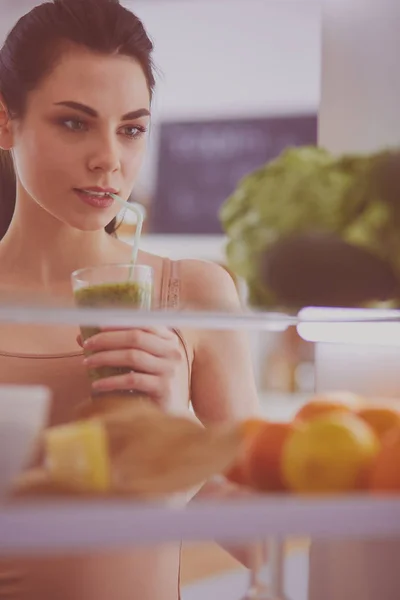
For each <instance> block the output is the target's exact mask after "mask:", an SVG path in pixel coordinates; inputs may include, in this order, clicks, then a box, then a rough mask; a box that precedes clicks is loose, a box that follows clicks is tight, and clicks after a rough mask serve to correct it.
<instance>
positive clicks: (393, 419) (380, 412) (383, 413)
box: [356, 405, 400, 440]
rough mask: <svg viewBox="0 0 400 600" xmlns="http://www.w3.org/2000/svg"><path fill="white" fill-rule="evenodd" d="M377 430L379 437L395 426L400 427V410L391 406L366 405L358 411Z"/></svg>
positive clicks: (381, 437)
mask: <svg viewBox="0 0 400 600" xmlns="http://www.w3.org/2000/svg"><path fill="white" fill-rule="evenodd" d="M356 414H357V415H358V416H359V417H361V418H362V419H364V421H366V422H367V423H368V425H369V426H370V427H372V429H373V430H374V431H375V433H376V435H377V436H378V437H379V439H381V440H382V439H383V438H384V436H385V435H386V434H387V433H388V431H390V430H391V429H393V428H395V427H400V411H399V410H396V409H395V408H393V407H391V406H385V405H383V406H379V405H376V406H366V407H364V408H361V409H360V410H358V411H357V413H356Z"/></svg>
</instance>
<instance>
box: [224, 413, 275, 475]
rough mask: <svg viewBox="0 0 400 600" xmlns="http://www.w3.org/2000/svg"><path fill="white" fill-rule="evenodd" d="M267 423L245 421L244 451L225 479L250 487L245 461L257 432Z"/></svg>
mask: <svg viewBox="0 0 400 600" xmlns="http://www.w3.org/2000/svg"><path fill="white" fill-rule="evenodd" d="M265 423H266V421H265V420H263V419H259V418H251V419H245V420H244V421H243V422H242V423H241V431H242V435H243V450H242V452H241V455H240V456H239V458H238V459H237V460H236V461H235V463H234V464H233V465H232V466H231V467H230V468H229V469H228V471H227V472H226V473H225V477H226V478H227V479H228V480H229V481H231V482H232V483H236V484H238V485H249V479H248V474H247V472H246V470H245V469H244V459H245V456H246V454H247V449H248V447H249V445H250V443H251V442H252V440H253V438H254V436H255V435H256V434H257V432H258V431H259V430H260V428H262V427H263V426H264V425H265Z"/></svg>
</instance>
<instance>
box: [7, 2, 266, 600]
mask: <svg viewBox="0 0 400 600" xmlns="http://www.w3.org/2000/svg"><path fill="white" fill-rule="evenodd" d="M182 52H185V48H182ZM151 54H152V44H151V42H150V40H149V38H148V37H147V34H146V32H145V30H144V28H143V25H142V23H141V22H140V20H139V19H138V18H137V17H136V16H135V15H133V14H132V13H131V12H130V11H128V10H126V9H125V8H123V7H122V6H120V4H119V2H118V0H54V1H53V2H46V3H44V4H41V5H40V6H37V7H36V8H34V9H33V10H32V11H31V12H29V13H28V14H26V15H25V16H24V17H23V18H22V19H21V20H20V21H19V22H18V23H17V25H16V26H15V27H14V29H13V30H12V31H11V33H10V34H9V36H8V38H7V40H6V42H5V44H4V46H3V48H2V49H1V51H0V147H1V148H2V151H1V171H0V186H1V187H0V238H1V241H0V294H6V293H9V292H12V293H13V294H16V295H19V296H23V297H25V296H26V297H28V296H29V295H34V294H36V293H37V294H42V295H43V294H44V295H48V296H49V297H55V296H60V297H63V298H71V283H70V276H71V273H72V272H73V271H74V270H76V269H78V268H82V267H86V266H92V265H103V264H105V263H124V262H129V260H130V254H131V248H130V246H128V245H126V244H125V243H123V242H121V241H120V240H119V239H118V237H117V236H116V235H113V233H114V232H115V227H116V219H115V217H116V215H117V213H118V211H119V207H118V205H117V204H116V203H115V202H113V201H112V200H111V199H110V198H105V197H104V196H103V197H102V198H101V200H99V195H98V194H99V193H100V194H101V193H102V192H107V191H114V192H116V193H118V194H119V195H120V196H121V197H122V198H124V199H127V198H128V197H129V195H130V193H131V190H132V188H133V186H134V184H135V180H136V177H137V174H138V171H139V168H140V165H141V162H142V159H143V155H144V152H145V147H146V138H147V131H148V128H149V123H150V118H151V100H152V94H153V90H154V75H153V68H152V59H151ZM182 77H184V73H182ZM138 262H139V263H141V264H145V265H150V266H151V267H152V268H153V270H154V278H155V287H154V301H155V303H156V304H158V305H160V306H161V307H168V306H170V307H175V308H178V307H179V306H181V307H183V306H184V307H185V308H190V309H192V310H196V309H198V310H202V311H206V310H213V311H215V310H222V311H232V310H237V309H238V308H240V307H239V301H238V297H237V294H236V289H235V286H234V283H233V281H232V279H231V278H230V277H229V275H228V274H227V273H226V272H225V271H224V270H223V269H222V268H220V267H218V266H217V265H214V264H211V263H206V262H201V261H195V260H181V261H177V262H172V261H170V260H168V259H166V258H161V257H159V256H154V255H151V254H147V253H144V252H142V253H140V254H139V261H138ZM77 333H78V332H77V330H76V329H75V328H69V327H65V326H64V327H61V326H60V327H39V326H34V325H32V326H29V327H28V326H23V327H21V328H19V327H17V326H11V325H5V324H1V325H0V381H2V382H5V383H20V384H23V383H30V384H34V383H39V384H45V385H47V386H49V387H50V388H51V390H52V392H53V399H54V402H53V410H52V414H51V422H52V423H61V422H66V421H68V420H69V419H71V418H73V415H74V411H75V409H76V406H77V405H78V404H79V403H80V402H82V400H83V399H85V398H87V397H88V396H89V394H90V391H91V390H90V384H89V380H88V377H87V368H88V366H102V365H108V366H114V365H117V366H127V367H130V368H131V370H132V373H131V374H130V375H126V376H120V377H117V378H115V377H114V378H109V379H104V380H102V381H101V382H100V383H98V384H97V390H109V389H113V390H129V389H132V388H133V387H134V389H137V390H139V391H142V392H144V393H146V394H148V395H149V396H150V397H151V399H152V400H153V401H154V402H156V403H157V404H158V405H160V406H161V407H162V408H163V409H164V410H170V409H178V410H180V411H184V410H189V402H191V403H192V406H193V408H194V411H195V413H196V415H197V416H198V418H199V419H200V420H201V421H202V422H203V423H205V424H206V423H207V422H211V421H216V420H226V419H234V418H241V417H245V416H248V415H250V414H253V413H254V412H255V411H256V410H257V394H256V390H255V386H254V381H253V375H252V367H251V360H250V355H249V352H248V349H247V347H246V339H245V338H244V337H243V335H242V334H241V333H237V332H228V331H227V332H213V331H205V330H199V331H194V330H185V331H181V332H176V331H171V330H170V329H167V328H154V329H131V330H122V331H121V330H118V331H115V330H114V331H104V332H102V333H100V334H99V335H97V336H96V337H93V338H92V340H91V342H90V344H91V345H90V349H91V350H92V351H93V352H94V355H93V357H92V358H91V359H90V361H89V362H90V364H88V362H87V361H84V356H83V351H82V348H81V347H79V345H78V343H77ZM202 493H207V486H205V488H204V490H203V492H202ZM179 564H180V546H179V544H168V545H163V546H157V547H152V548H146V549H141V550H140V551H139V550H134V551H129V550H125V551H115V552H114V553H98V554H97V555H95V556H93V555H91V556H85V557H82V556H78V557H75V556H68V557H65V556H64V557H62V558H56V557H53V558H49V557H46V558H43V559H42V558H35V559H29V560H28V559H26V560H25V559H23V558H20V559H18V561H17V562H15V561H11V562H7V561H2V562H0V596H1V597H3V595H4V597H7V598H12V597H13V594H14V596H15V598H21V599H24V600H25V599H31V598H32V599H33V598H35V599H39V598H40V600H50V599H51V600H54V599H55V598H57V600H63V599H65V600H67V599H68V600H72V599H74V600H75V599H76V600H78V599H79V600H81V599H83V598H85V600H110V599H111V598H112V599H113V600H125V599H126V600H127V599H128V598H129V599H130V598H137V599H139V598H140V600H161V599H162V600H176V599H177V597H178V574H179ZM2 586H3V590H4V591H3V595H2V591H1V589H2ZM7 594H8V595H7Z"/></svg>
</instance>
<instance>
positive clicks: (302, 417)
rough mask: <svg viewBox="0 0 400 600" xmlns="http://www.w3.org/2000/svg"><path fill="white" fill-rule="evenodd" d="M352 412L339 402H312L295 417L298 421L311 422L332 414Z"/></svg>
mask: <svg viewBox="0 0 400 600" xmlns="http://www.w3.org/2000/svg"><path fill="white" fill-rule="evenodd" d="M337 411H340V412H351V409H350V408H349V407H348V406H346V405H345V404H343V403H342V402H339V401H338V400H318V399H316V400H310V401H309V402H307V404H304V405H303V406H302V407H301V408H300V410H298V411H297V413H296V415H295V417H294V418H295V420H297V421H309V420H310V419H314V418H315V417H319V416H320V415H323V414H327V413H332V412H337Z"/></svg>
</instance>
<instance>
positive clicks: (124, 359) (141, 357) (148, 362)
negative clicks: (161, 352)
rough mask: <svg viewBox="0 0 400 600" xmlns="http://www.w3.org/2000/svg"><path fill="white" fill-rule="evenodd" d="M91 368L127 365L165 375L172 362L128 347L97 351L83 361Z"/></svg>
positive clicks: (146, 371) (131, 367)
mask: <svg viewBox="0 0 400 600" xmlns="http://www.w3.org/2000/svg"><path fill="white" fill-rule="evenodd" d="M83 362H84V364H85V366H86V367H89V368H90V369H93V368H98V367H127V368H130V369H132V370H134V371H141V372H143V373H149V374H153V375H163V374H165V373H167V372H169V370H170V368H171V366H172V363H171V361H166V360H164V359H162V358H160V357H158V356H154V355H153V354H149V353H148V352H144V351H143V350H137V349H135V348H128V349H125V350H109V351H105V352H96V353H95V354H92V355H91V356H88V357H87V358H85V360H84V361H83Z"/></svg>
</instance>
